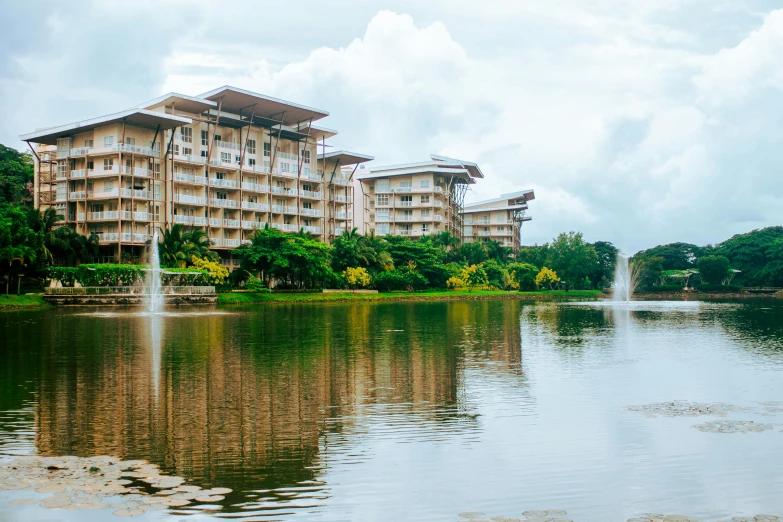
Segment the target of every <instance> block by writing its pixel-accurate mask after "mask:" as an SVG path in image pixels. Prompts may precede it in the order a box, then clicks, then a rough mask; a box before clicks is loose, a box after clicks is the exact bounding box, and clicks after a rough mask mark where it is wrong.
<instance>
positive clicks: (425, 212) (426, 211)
mask: <svg viewBox="0 0 783 522" xmlns="http://www.w3.org/2000/svg"><path fill="white" fill-rule="evenodd" d="M421 217H423V218H428V217H430V209H428V208H423V209H421Z"/></svg>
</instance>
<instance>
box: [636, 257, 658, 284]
mask: <svg viewBox="0 0 783 522" xmlns="http://www.w3.org/2000/svg"><path fill="white" fill-rule="evenodd" d="M630 263H631V265H632V266H631V270H632V271H633V272H635V273H636V282H637V284H638V286H640V287H641V288H649V287H653V286H657V285H660V284H661V278H662V277H663V258H662V257H649V256H646V255H639V254H637V255H635V256H634V257H633V259H631V261H630Z"/></svg>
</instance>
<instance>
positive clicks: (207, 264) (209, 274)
mask: <svg viewBox="0 0 783 522" xmlns="http://www.w3.org/2000/svg"><path fill="white" fill-rule="evenodd" d="M191 262H192V263H193V267H194V268H195V269H196V270H200V271H203V272H205V273H206V276H205V277H206V279H207V281H209V282H210V283H211V284H213V285H221V284H223V282H224V281H225V280H226V278H228V268H226V267H224V266H223V265H221V264H220V263H218V262H217V261H211V260H209V259H202V258H200V257H196V256H193V257H192V258H191Z"/></svg>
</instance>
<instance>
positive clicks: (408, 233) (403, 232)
mask: <svg viewBox="0 0 783 522" xmlns="http://www.w3.org/2000/svg"><path fill="white" fill-rule="evenodd" d="M393 235H395V236H412V235H413V230H395V231H394V232H393Z"/></svg>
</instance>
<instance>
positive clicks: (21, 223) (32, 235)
mask: <svg viewBox="0 0 783 522" xmlns="http://www.w3.org/2000/svg"><path fill="white" fill-rule="evenodd" d="M42 252H43V234H42V233H41V232H40V231H35V230H33V229H32V228H30V225H29V221H28V218H27V214H26V212H25V211H24V210H23V209H21V208H19V207H18V206H12V205H7V204H5V203H0V274H2V275H3V278H4V279H5V283H6V293H8V291H9V288H10V286H11V285H10V283H11V279H12V278H13V277H14V276H16V277H19V274H21V273H23V271H24V269H25V267H28V266H31V265H33V264H34V263H35V262H36V261H37V260H38V258H39V256H41V255H42Z"/></svg>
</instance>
